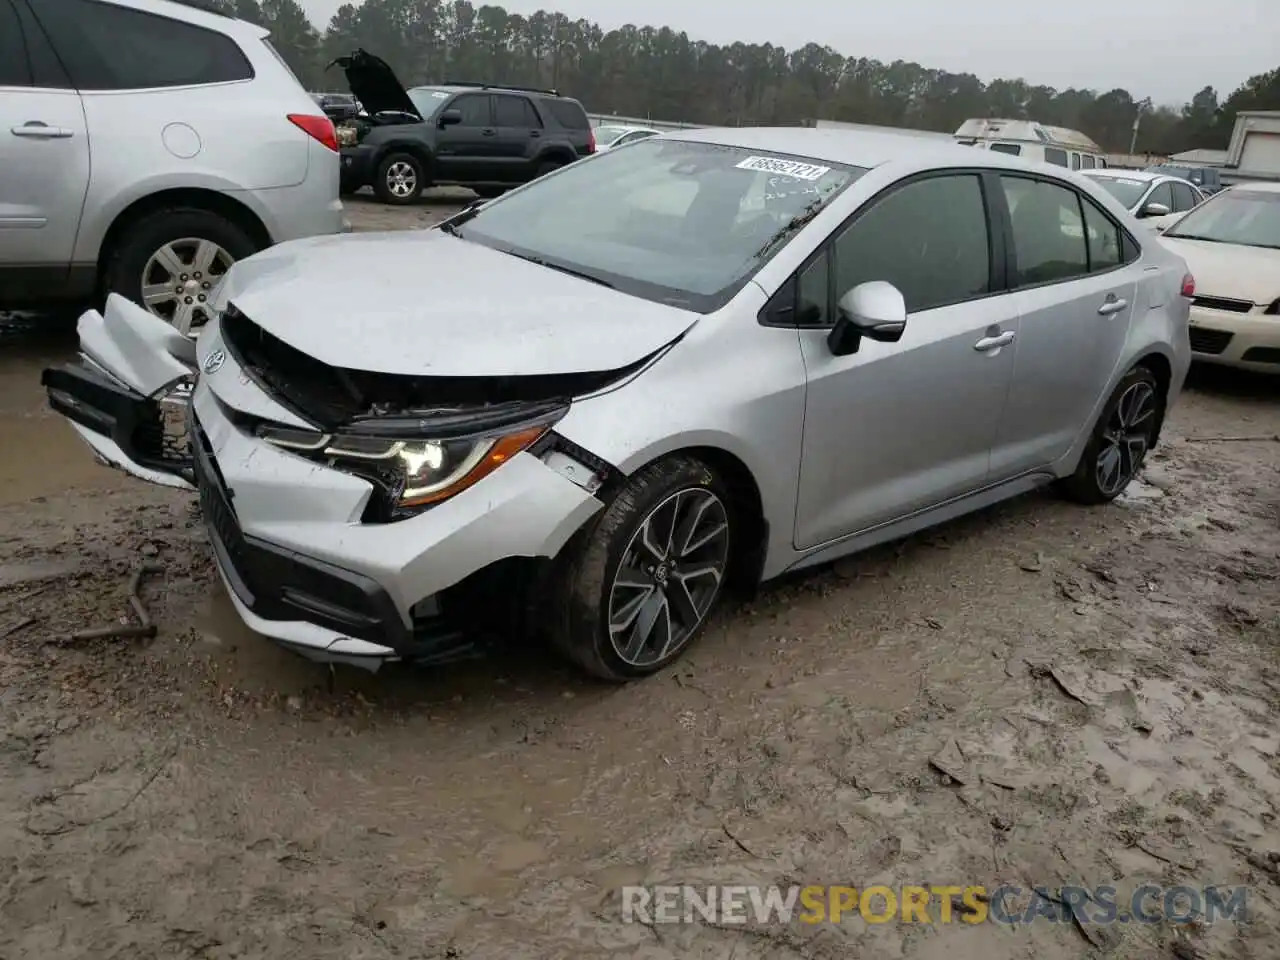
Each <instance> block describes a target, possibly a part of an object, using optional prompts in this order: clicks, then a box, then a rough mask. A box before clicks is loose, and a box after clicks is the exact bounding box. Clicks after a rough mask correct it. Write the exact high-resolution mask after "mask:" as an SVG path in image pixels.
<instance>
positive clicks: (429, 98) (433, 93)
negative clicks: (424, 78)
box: [407, 87, 450, 120]
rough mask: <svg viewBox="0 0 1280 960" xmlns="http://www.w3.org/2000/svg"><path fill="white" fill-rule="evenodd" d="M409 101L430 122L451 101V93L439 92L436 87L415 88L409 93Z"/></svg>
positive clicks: (446, 91)
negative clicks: (445, 103)
mask: <svg viewBox="0 0 1280 960" xmlns="http://www.w3.org/2000/svg"><path fill="white" fill-rule="evenodd" d="M407 92H408V94H409V99H410V100H412V101H413V105H414V106H415V107H417V108H418V112H419V113H420V114H422V119H423V120H430V119H431V118H432V117H433V116H434V115H435V113H436V111H437V110H439V109H440V108H441V107H442V106H444V102H445V101H446V100H448V99H449V95H450V91H448V90H439V89H437V88H435V87H414V88H413V89H412V90H409V91H407Z"/></svg>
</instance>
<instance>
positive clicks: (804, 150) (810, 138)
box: [663, 127, 1027, 170]
mask: <svg viewBox="0 0 1280 960" xmlns="http://www.w3.org/2000/svg"><path fill="white" fill-rule="evenodd" d="M663 136H664V137H665V138H666V139H670V140H685V141H689V142H692V143H713V144H720V145H722V146H727V147H741V148H743V149H747V150H768V151H771V152H773V153H784V154H792V155H794V156H800V157H808V158H810V159H812V160H826V161H828V162H830V163H842V164H848V165H849V166H854V167H878V166H880V165H881V164H884V163H891V162H895V161H907V162H927V161H930V160H933V161H937V162H942V163H948V164H957V165H958V164H959V163H962V162H964V161H968V163H969V164H973V165H974V166H983V167H1008V168H1009V169H1013V170H1025V169H1026V167H1027V162H1026V161H1025V160H1019V159H1018V158H1017V157H1011V156H1009V155H1008V154H1003V153H996V152H992V151H989V150H979V151H975V150H974V148H973V147H966V146H962V145H961V144H958V143H953V142H950V141H946V140H935V139H932V138H927V139H926V138H924V137H918V136H912V135H910V134H901V133H880V132H870V131H865V130H840V129H834V128H829V127H700V128H698V129H694V130H674V131H669V132H667V133H665V134H663ZM975 154H981V155H982V156H976V155H975ZM975 161H978V162H976V163H975Z"/></svg>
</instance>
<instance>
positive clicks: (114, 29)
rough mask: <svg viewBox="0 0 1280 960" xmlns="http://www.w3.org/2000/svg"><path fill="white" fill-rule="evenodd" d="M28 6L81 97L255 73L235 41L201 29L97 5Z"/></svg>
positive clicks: (62, 0)
mask: <svg viewBox="0 0 1280 960" xmlns="http://www.w3.org/2000/svg"><path fill="white" fill-rule="evenodd" d="M34 7H35V9H37V10H38V11H39V16H40V19H41V23H42V24H43V25H44V28H45V30H46V32H47V33H48V34H49V36H50V37H51V38H52V40H53V45H54V47H55V48H56V49H57V51H58V55H59V56H60V58H61V60H62V62H63V63H64V64H66V67H67V71H68V72H69V73H70V74H71V81H72V82H73V83H74V84H75V85H76V87H78V88H79V89H80V90H82V91H96V90H149V89H157V88H164V87H185V86H196V85H203V84H211V83H232V82H235V81H239V80H250V79H252V78H253V67H252V65H250V63H249V61H248V59H246V58H245V55H244V53H243V52H242V51H241V50H240V47H239V46H238V45H237V44H236V42H235V41H234V40H232V39H231V38H230V37H227V36H224V35H223V34H221V33H217V32H216V31H213V30H206V29H205V28H204V27H197V26H195V25H194V24H190V23H184V22H182V21H180V20H171V19H170V18H168V17H163V16H160V15H158V14H154V13H144V12H143V11H141V10H133V9H130V8H127V7H118V6H115V5H114V4H110V3H99V2H97V0H40V2H39V3H37V4H35V5H34Z"/></svg>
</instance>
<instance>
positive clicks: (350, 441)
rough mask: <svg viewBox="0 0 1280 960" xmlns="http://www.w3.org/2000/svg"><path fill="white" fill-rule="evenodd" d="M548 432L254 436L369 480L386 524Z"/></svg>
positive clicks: (264, 432) (276, 430)
mask: <svg viewBox="0 0 1280 960" xmlns="http://www.w3.org/2000/svg"><path fill="white" fill-rule="evenodd" d="M550 429H551V424H550V423H548V422H540V423H535V424H526V425H522V426H515V427H511V428H507V429H505V430H503V431H502V432H500V433H493V434H489V435H485V436H469V437H458V438H452V439H438V440H427V439H424V440H400V439H389V438H386V437H378V436H372V435H366V434H341V433H338V434H328V433H320V432H317V431H310V430H294V429H291V428H288V427H279V426H275V425H273V424H260V425H259V426H258V427H257V429H256V430H255V433H256V434H257V436H259V437H260V438H261V439H263V440H265V441H267V442H268V443H270V444H272V445H274V446H277V447H280V448H282V449H285V450H290V451H292V452H294V453H297V454H299V455H301V456H304V457H307V458H308V459H311V460H322V461H325V462H327V463H328V464H329V465H330V466H333V467H335V468H337V469H341V470H346V471H348V472H350V473H354V474H356V475H358V476H361V477H363V478H364V479H367V480H370V481H371V482H373V483H374V485H375V486H377V487H379V488H380V489H381V490H382V491H383V492H384V493H385V495H386V497H387V499H388V501H389V504H388V505H389V506H390V507H391V508H392V509H391V514H392V515H391V516H389V517H387V518H386V519H395V518H396V516H404V515H408V514H410V513H415V512H417V511H418V510H419V509H421V508H424V507H428V506H431V505H432V504H435V503H439V502H440V501H441V500H446V499H448V498H449V497H452V496H456V495H457V494H459V493H461V492H462V491H463V490H466V489H467V488H468V487H471V486H474V485H475V484H477V483H479V482H480V481H481V480H483V479H484V478H485V477H487V476H488V475H489V474H491V473H493V471H495V470H497V469H498V468H499V467H500V466H502V465H503V464H504V463H506V462H507V461H508V460H510V459H511V458H512V457H514V456H516V454H518V453H520V452H521V451H523V450H526V449H528V448H529V447H530V446H532V445H533V444H534V443H536V442H537V441H538V440H539V439H540V438H541V437H542V436H543V435H544V434H546V432H547V431H548V430H550Z"/></svg>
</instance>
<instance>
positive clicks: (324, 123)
mask: <svg viewBox="0 0 1280 960" xmlns="http://www.w3.org/2000/svg"><path fill="white" fill-rule="evenodd" d="M289 122H290V123H292V124H293V125H294V126H295V127H297V128H298V129H299V130H301V131H302V132H303V133H305V134H307V136H309V137H313V138H314V139H316V140H319V141H320V142H321V143H323V144H324V145H325V146H326V147H328V148H329V149H330V150H332V151H333V152H334V153H337V152H338V134H337V133H336V132H335V131H334V129H333V121H332V120H330V119H329V118H328V117H326V116H319V117H317V116H313V115H311V114H308V113H291V114H289Z"/></svg>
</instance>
